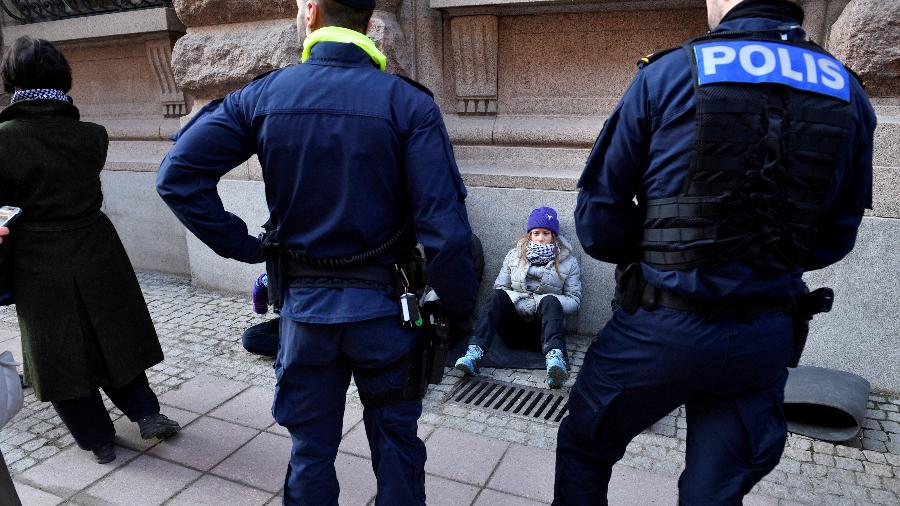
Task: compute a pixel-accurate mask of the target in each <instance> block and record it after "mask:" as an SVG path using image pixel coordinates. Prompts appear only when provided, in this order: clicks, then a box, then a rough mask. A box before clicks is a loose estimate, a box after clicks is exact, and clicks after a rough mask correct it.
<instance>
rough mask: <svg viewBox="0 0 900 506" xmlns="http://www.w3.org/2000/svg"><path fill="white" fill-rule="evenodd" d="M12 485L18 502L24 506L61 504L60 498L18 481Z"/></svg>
mask: <svg viewBox="0 0 900 506" xmlns="http://www.w3.org/2000/svg"><path fill="white" fill-rule="evenodd" d="M13 485H15V486H16V493H17V494H18V495H19V500H20V501H21V502H22V504H23V505H24V506H56V505H57V504H60V503H61V502H63V499H62V498H61V497H57V496H55V495H53V494H50V493H48V492H44V491H43V490H39V489H36V488H34V487H32V486H30V485H26V484H24V483H21V482H19V481H14V482H13Z"/></svg>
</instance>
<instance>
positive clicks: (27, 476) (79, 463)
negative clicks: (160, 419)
mask: <svg viewBox="0 0 900 506" xmlns="http://www.w3.org/2000/svg"><path fill="white" fill-rule="evenodd" d="M136 455H137V453H135V452H133V451H131V450H128V449H126V448H117V449H116V460H114V461H112V462H110V463H109V464H98V463H96V462H94V454H93V453H91V452H86V451H84V450H81V449H80V448H78V447H75V446H73V447H72V448H69V449H68V450H65V451H62V452H60V453H57V454H56V455H54V456H53V457H50V458H49V459H47V460H45V461H44V462H42V463H40V464H38V465H36V466H34V467H32V468H31V469H29V470H27V471H25V472H24V473H22V474H21V475H20V476H18V477H17V479H18V480H21V481H23V482H25V483H26V484H27V485H31V486H34V487H40V488H41V489H43V490H46V491H48V492H51V493H52V494H55V495H58V496H60V497H62V498H67V497H69V496H71V495H72V494H75V493H76V492H78V491H80V490H81V489H83V488H84V487H87V486H88V485H90V484H91V483H93V482H95V481H97V480H99V479H100V478H102V477H103V476H105V475H107V474H109V473H111V472H113V471H114V470H116V468H118V467H120V466H122V465H124V464H126V463H127V462H128V461H129V460H131V459H133V458H134V457H135V456H136Z"/></svg>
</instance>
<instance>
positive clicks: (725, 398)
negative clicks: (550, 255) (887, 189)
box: [554, 0, 875, 505]
mask: <svg viewBox="0 0 900 506" xmlns="http://www.w3.org/2000/svg"><path fill="white" fill-rule="evenodd" d="M707 8H708V10H709V21H710V26H711V27H714V29H713V30H712V32H710V33H709V34H706V35H704V36H701V37H699V38H697V39H694V40H693V41H690V42H689V43H687V44H686V45H685V46H684V47H683V48H677V49H675V50H671V51H668V52H666V53H664V54H662V55H654V56H652V57H648V58H646V59H644V61H643V62H642V63H641V64H639V66H641V67H642V68H641V70H640V71H639V73H638V75H637V77H636V78H635V80H634V81H633V82H632V84H631V85H630V87H629V88H628V90H627V91H626V93H625V96H624V97H623V98H622V100H621V102H620V103H619V104H618V105H617V106H616V108H615V109H614V111H613V112H612V114H611V116H610V117H609V119H608V120H607V123H606V125H605V126H604V128H603V131H602V132H601V133H600V136H599V137H598V139H597V141H596V144H595V145H594V149H593V151H592V153H591V155H590V157H589V159H588V162H587V166H586V168H585V170H584V173H583V175H582V177H581V179H580V181H579V188H580V192H579V195H578V203H577V206H576V211H575V222H576V230H577V233H578V237H579V239H580V240H581V243H582V245H583V246H584V249H585V251H586V252H587V253H588V254H590V255H591V256H592V257H594V258H597V259H599V260H601V261H604V262H610V263H615V264H619V266H618V268H617V285H618V286H617V297H616V303H617V306H620V307H618V308H617V309H615V310H614V313H613V316H612V319H611V320H610V321H609V322H608V323H607V325H606V326H605V328H604V329H603V330H602V331H601V332H600V334H599V336H598V337H597V339H596V340H595V342H594V343H593V344H592V345H591V347H590V348H589V350H588V352H587V354H586V357H585V361H584V366H583V367H582V369H581V371H580V373H579V376H578V380H577V381H576V383H575V385H574V388H573V390H572V392H571V396H570V401H569V415H568V416H567V417H566V418H565V419H564V420H563V422H562V425H561V426H560V429H559V437H558V449H557V459H556V486H555V500H554V504H560V505H582V504H601V503H603V504H605V502H606V494H607V487H608V483H609V479H610V474H611V472H612V467H613V465H614V464H615V463H616V462H617V461H618V460H619V459H621V458H622V456H623V454H624V453H625V450H626V446H627V445H628V443H629V442H630V441H631V440H632V438H634V437H635V436H636V435H637V434H639V433H640V432H641V431H642V430H644V429H646V428H647V427H649V426H650V425H652V424H653V423H655V422H656V421H658V420H659V419H661V418H662V417H664V416H665V415H667V414H668V413H670V412H672V411H673V410H674V409H676V408H678V407H679V406H680V405H682V404H684V405H685V406H686V411H687V427H688V428H687V448H686V453H687V455H686V467H685V470H684V472H683V473H682V475H681V477H680V479H679V482H678V487H679V501H680V503H681V504H716V505H720V504H728V505H732V504H733V505H738V504H741V500H742V497H743V496H744V495H745V494H747V493H748V492H749V491H750V489H751V488H752V487H753V486H754V485H755V484H756V483H757V482H758V481H759V480H760V479H761V478H762V477H763V476H765V475H766V474H767V473H768V472H769V471H771V470H772V468H774V467H775V466H776V464H778V461H779V459H780V458H781V453H782V450H783V448H784V443H785V439H786V430H785V419H784V413H783V400H784V386H785V381H786V378H787V366H788V365H789V363H790V362H791V360H792V355H793V354H794V353H795V352H798V351H799V346H797V347H796V349H795V343H794V339H793V334H794V333H793V331H792V329H793V327H794V324H795V322H796V321H797V318H793V317H792V316H790V315H791V314H793V313H794V309H795V306H796V304H797V301H798V300H801V299H802V298H804V297H806V296H805V295H804V293H805V292H806V290H807V288H806V286H805V285H804V283H803V281H802V279H801V275H802V274H803V272H805V271H809V270H814V269H821V268H823V267H825V266H827V265H830V264H833V263H835V262H837V261H838V260H840V259H841V258H843V257H844V256H845V255H846V254H847V253H849V252H850V251H851V250H852V248H853V245H854V242H855V240H856V233H857V228H858V227H859V224H860V222H861V219H862V216H863V211H864V209H865V208H867V207H870V206H871V192H872V138H873V131H874V128H875V115H874V113H873V110H872V108H871V105H870V104H869V100H868V99H867V97H866V95H865V93H864V91H863V88H862V85H861V84H860V82H859V81H858V80H857V79H856V78H855V77H854V76H853V75H852V73H850V72H848V71H847V70H846V69H845V68H844V67H843V66H842V65H841V64H840V62H838V61H837V60H835V59H834V58H833V57H832V56H830V55H829V54H828V53H826V52H825V51H824V50H823V49H821V48H820V47H818V46H816V45H814V44H812V43H809V42H806V41H805V34H804V32H803V30H802V29H801V28H800V24H801V22H802V21H803V11H802V9H801V8H800V7H799V6H797V5H796V4H794V3H792V2H788V1H786V0H745V1H743V2H741V1H740V0H707ZM720 21H721V22H720ZM804 300H805V299H804ZM797 344H798V345H799V344H800V343H799V342H798V343H797Z"/></svg>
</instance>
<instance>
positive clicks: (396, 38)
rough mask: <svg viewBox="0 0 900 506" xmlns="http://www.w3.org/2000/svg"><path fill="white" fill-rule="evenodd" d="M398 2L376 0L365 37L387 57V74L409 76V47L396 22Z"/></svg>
mask: <svg viewBox="0 0 900 506" xmlns="http://www.w3.org/2000/svg"><path fill="white" fill-rule="evenodd" d="M400 2H401V0H376V2H375V12H374V13H372V22H371V24H370V25H369V31H368V32H367V35H368V36H369V37H370V38H371V39H372V40H373V41H375V43H376V44H377V45H378V47H379V49H381V52H383V53H384V54H385V56H387V58H388V68H387V71H388V72H391V73H394V74H401V75H404V76H409V75H410V70H411V69H412V59H411V57H410V45H409V42H408V41H407V40H406V34H405V33H403V28H402V27H401V26H400V22H399V21H398V20H397V12H398V10H399V9H400Z"/></svg>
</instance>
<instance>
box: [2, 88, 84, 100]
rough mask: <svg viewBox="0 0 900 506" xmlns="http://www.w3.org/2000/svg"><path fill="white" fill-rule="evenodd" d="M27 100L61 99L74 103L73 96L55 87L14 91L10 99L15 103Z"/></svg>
mask: <svg viewBox="0 0 900 506" xmlns="http://www.w3.org/2000/svg"><path fill="white" fill-rule="evenodd" d="M25 100H60V101H62V102H68V103H70V104H71V103H72V97H70V96H68V95H66V94H65V93H63V92H62V91H59V90H54V89H50V88H47V89H34V90H20V91H17V92H15V93H13V96H12V98H11V99H10V101H9V103H10V104H15V103H16V102H22V101H25Z"/></svg>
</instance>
